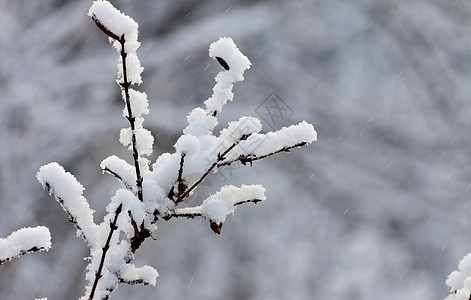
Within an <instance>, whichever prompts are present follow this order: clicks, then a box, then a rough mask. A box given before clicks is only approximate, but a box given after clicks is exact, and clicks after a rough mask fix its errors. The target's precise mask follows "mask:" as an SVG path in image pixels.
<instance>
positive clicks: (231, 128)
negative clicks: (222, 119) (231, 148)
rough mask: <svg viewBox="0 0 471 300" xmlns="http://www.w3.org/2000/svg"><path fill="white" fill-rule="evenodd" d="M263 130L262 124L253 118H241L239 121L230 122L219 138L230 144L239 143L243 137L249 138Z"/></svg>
mask: <svg viewBox="0 0 471 300" xmlns="http://www.w3.org/2000/svg"><path fill="white" fill-rule="evenodd" d="M260 130H262V123H261V122H260V120H259V119H257V118H253V117H241V118H240V119H239V120H238V121H234V122H230V123H229V125H228V126H227V128H225V129H223V130H221V134H220V135H219V137H220V138H221V139H223V140H224V141H226V142H228V143H229V144H232V143H235V142H238V141H239V140H240V139H241V138H242V137H243V136H249V135H251V134H253V133H258V132H260Z"/></svg>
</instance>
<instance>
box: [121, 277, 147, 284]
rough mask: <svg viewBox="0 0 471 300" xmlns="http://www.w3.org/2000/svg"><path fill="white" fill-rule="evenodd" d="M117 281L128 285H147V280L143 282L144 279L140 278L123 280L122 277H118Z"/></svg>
mask: <svg viewBox="0 0 471 300" xmlns="http://www.w3.org/2000/svg"><path fill="white" fill-rule="evenodd" d="M119 282H120V283H126V284H129V285H136V284H142V285H149V283H148V282H145V281H144V280H142V279H136V280H125V279H123V278H119Z"/></svg>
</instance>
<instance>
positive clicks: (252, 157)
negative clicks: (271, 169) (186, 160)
mask: <svg viewBox="0 0 471 300" xmlns="http://www.w3.org/2000/svg"><path fill="white" fill-rule="evenodd" d="M306 144H307V143H306V142H301V143H298V144H296V145H293V146H286V147H283V148H281V149H280V150H278V151H275V152H272V153H268V154H264V155H260V156H256V155H253V154H246V155H244V154H241V155H240V156H239V157H238V158H236V159H233V160H228V161H225V162H222V163H218V165H217V167H218V168H220V167H224V166H229V165H231V164H232V163H234V162H236V161H240V162H241V163H242V164H243V165H246V164H247V163H250V164H252V162H253V161H256V160H260V159H264V158H267V157H269V156H272V155H275V154H278V153H281V152H290V151H291V149H293V148H298V147H302V146H305V145H306Z"/></svg>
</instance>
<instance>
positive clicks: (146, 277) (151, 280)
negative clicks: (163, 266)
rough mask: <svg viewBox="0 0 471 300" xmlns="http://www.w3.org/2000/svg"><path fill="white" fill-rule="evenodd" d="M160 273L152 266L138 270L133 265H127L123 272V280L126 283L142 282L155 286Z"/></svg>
mask: <svg viewBox="0 0 471 300" xmlns="http://www.w3.org/2000/svg"><path fill="white" fill-rule="evenodd" d="M158 276H159V273H158V272H157V270H155V269H154V268H152V267H150V266H143V267H141V268H136V266H135V265H133V264H125V265H124V266H123V268H122V270H121V278H122V279H124V280H126V281H130V282H132V281H137V280H142V281H144V283H145V284H150V285H152V286H155V284H156V282H157V277H158Z"/></svg>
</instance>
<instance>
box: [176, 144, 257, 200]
mask: <svg viewBox="0 0 471 300" xmlns="http://www.w3.org/2000/svg"><path fill="white" fill-rule="evenodd" d="M248 137H249V135H244V136H242V137H241V138H240V140H238V141H237V142H235V143H234V144H232V145H231V146H230V147H229V148H227V150H226V151H224V152H223V153H222V154H220V153H218V155H217V156H218V158H217V161H215V162H214V163H213V164H212V165H211V167H209V169H208V170H207V171H206V172H205V173H204V174H203V176H201V177H200V179H198V180H197V181H196V182H195V183H194V184H193V185H192V186H191V187H190V188H189V189H188V190H187V191H186V192H185V193H184V194H183V195H182V196H181V199H184V198H185V197H188V195H189V194H190V193H191V192H192V191H193V190H194V189H195V188H196V187H197V186H198V185H199V184H200V183H201V182H203V180H204V179H205V178H206V177H208V175H209V174H210V173H211V171H212V170H213V169H214V168H215V167H216V166H218V163H219V162H221V161H223V160H224V159H225V156H226V155H227V153H229V152H230V151H231V150H232V149H234V147H235V146H237V144H239V143H240V141H242V140H246V139H247V138H248Z"/></svg>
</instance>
